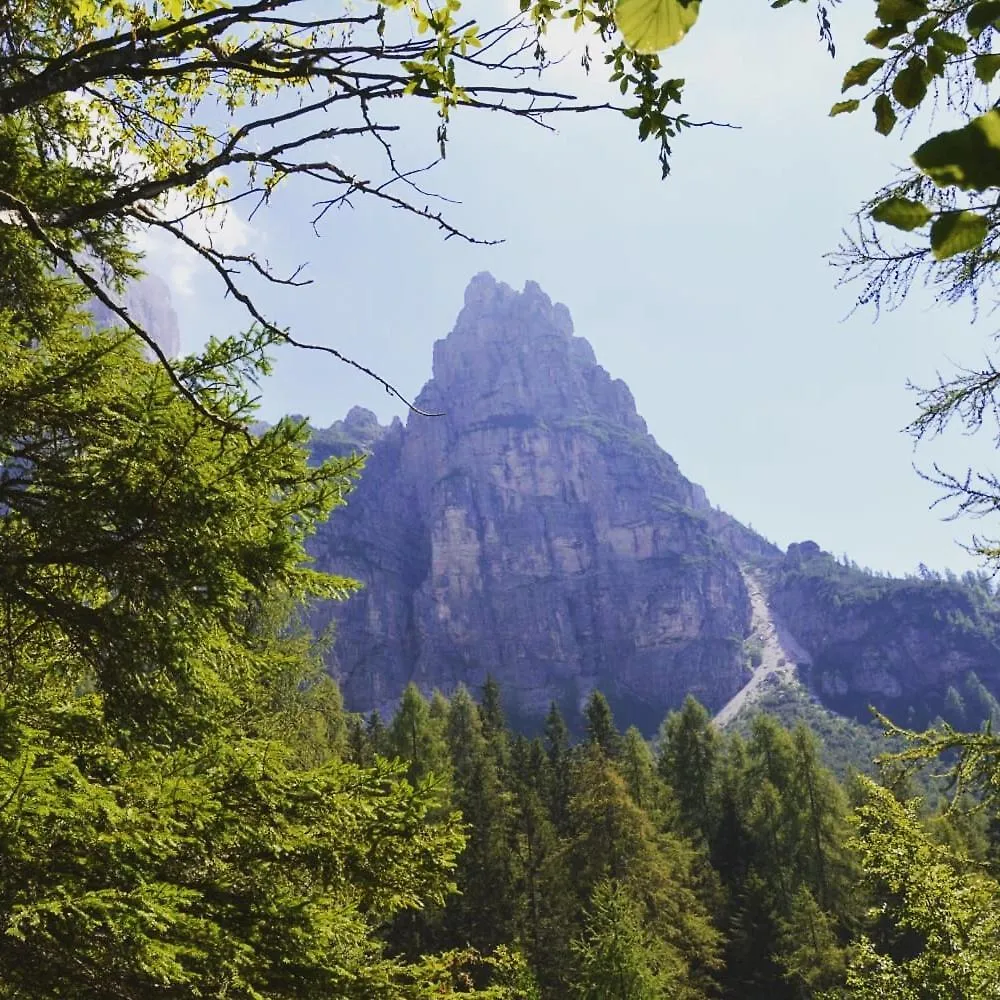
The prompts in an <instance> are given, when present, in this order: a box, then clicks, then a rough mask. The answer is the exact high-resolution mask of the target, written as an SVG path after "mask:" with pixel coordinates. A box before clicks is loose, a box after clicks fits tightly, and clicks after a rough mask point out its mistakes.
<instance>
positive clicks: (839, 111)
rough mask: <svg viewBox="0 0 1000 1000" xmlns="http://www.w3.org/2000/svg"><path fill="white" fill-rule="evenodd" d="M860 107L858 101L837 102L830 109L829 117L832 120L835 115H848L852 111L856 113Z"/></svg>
mask: <svg viewBox="0 0 1000 1000" xmlns="http://www.w3.org/2000/svg"><path fill="white" fill-rule="evenodd" d="M860 106H861V102H860V101H859V100H853V101H838V102H837V103H836V104H835V105H834V106H833V107H832V108H830V117H831V118H834V117H835V116H836V115H843V114H850V112H852V111H857V110H858V108H859V107H860Z"/></svg>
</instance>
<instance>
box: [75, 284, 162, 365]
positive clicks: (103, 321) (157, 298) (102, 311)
mask: <svg viewBox="0 0 1000 1000" xmlns="http://www.w3.org/2000/svg"><path fill="white" fill-rule="evenodd" d="M122 304H123V305H124V306H125V308H126V309H127V310H128V313H129V315H130V316H131V317H132V319H134V320H135V321H136V323H138V324H139V325H140V326H141V327H142V328H143V329H144V330H146V331H147V333H149V334H150V336H151V337H152V338H153V340H154V341H156V343H157V345H158V346H159V348H160V350H162V351H163V353H164V354H166V356H167V357H168V358H175V357H177V356H178V355H179V354H180V352H181V334H180V328H179V326H178V323H177V313H176V312H175V311H174V307H173V303H172V301H171V298H170V289H169V287H168V286H167V283H166V282H165V281H164V280H163V279H162V278H160V277H158V276H157V275H155V274H147V275H145V276H144V277H143V278H141V279H140V280H139V281H134V282H132V284H130V285H129V286H128V289H127V290H126V292H125V298H124V301H123V303H122ZM90 313H91V315H92V316H93V317H94V322H95V323H96V324H97V325H98V326H119V325H121V320H120V319H119V318H118V316H116V315H115V314H114V313H113V312H112V311H111V310H110V309H108V307H107V306H105V305H104V304H103V303H102V302H92V303H91V304H90Z"/></svg>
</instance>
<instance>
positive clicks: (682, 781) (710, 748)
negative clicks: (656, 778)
mask: <svg viewBox="0 0 1000 1000" xmlns="http://www.w3.org/2000/svg"><path fill="white" fill-rule="evenodd" d="M719 749H720V742H719V735H718V733H717V731H716V730H715V728H714V727H713V725H712V719H711V716H710V715H709V714H708V712H707V711H706V710H705V708H704V707H703V706H702V705H700V704H699V703H698V702H697V701H696V700H695V699H694V698H692V697H691V696H690V695H688V696H687V698H685V699H684V704H683V705H682V706H681V710H680V711H679V712H672V713H671V714H670V715H669V716H667V718H666V719H665V720H664V722H663V725H662V726H661V727H660V736H659V756H658V760H657V769H658V771H659V774H660V776H661V777H662V778H663V779H664V781H666V782H667V784H668V785H669V786H670V788H671V789H672V790H673V793H674V796H675V798H676V801H677V808H678V813H679V818H680V823H681V828H682V829H683V830H684V832H685V833H686V834H687V835H688V836H690V837H702V838H705V839H711V837H712V835H713V830H714V827H715V824H716V823H717V822H718V817H717V803H716V781H717V775H716V767H717V763H718V757H719Z"/></svg>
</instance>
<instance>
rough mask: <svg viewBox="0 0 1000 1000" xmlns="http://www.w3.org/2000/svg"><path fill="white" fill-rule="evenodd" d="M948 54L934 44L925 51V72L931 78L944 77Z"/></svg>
mask: <svg viewBox="0 0 1000 1000" xmlns="http://www.w3.org/2000/svg"><path fill="white" fill-rule="evenodd" d="M947 62H948V53H947V52H946V51H945V50H944V49H942V48H941V46H940V45H937V44H936V43H935V44H934V45H932V46H931V47H930V48H929V49H928V50H927V72H928V73H929V74H930V75H931V76H944V68H945V65H946V64H947Z"/></svg>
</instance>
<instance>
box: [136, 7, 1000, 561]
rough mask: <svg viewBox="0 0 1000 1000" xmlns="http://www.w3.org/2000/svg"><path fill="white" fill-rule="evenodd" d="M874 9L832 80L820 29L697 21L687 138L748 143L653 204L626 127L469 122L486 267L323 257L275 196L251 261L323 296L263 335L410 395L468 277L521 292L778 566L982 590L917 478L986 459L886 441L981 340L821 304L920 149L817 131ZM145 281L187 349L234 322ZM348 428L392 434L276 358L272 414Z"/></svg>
mask: <svg viewBox="0 0 1000 1000" xmlns="http://www.w3.org/2000/svg"><path fill="white" fill-rule="evenodd" d="M871 9H872V5H870V4H862V5H853V4H852V5H849V6H847V7H844V8H840V9H838V10H836V12H835V20H834V29H835V33H836V35H837V38H838V43H839V46H840V50H841V52H842V53H843V54H842V55H841V54H840V53H838V58H837V59H836V60H835V61H831V60H830V58H829V57H828V56H827V54H826V52H825V49H824V48H823V47H822V46H821V45H820V44H819V42H818V41H817V40H816V25H815V19H814V15H813V8H812V6H811V5H809V6H801V7H800V6H799V5H798V4H793V5H792V6H790V7H788V8H785V9H783V10H778V11H772V10H770V9H769V8H768V5H767V3H766V2H764V0H755V2H753V3H751V2H748V0H705V2H704V3H703V5H702V15H701V18H700V20H699V22H698V24H697V25H696V26H695V27H694V29H692V31H691V33H690V35H689V36H688V38H687V39H686V40H685V41H684V43H683V44H682V45H681V46H679V47H678V48H677V49H675V50H673V52H671V53H668V54H667V56H666V59H667V61H668V63H669V64H671V70H670V72H671V73H672V74H673V73H675V74H676V75H678V76H685V77H686V78H687V81H688V87H687V99H686V105H685V106H686V110H688V111H689V112H690V113H691V115H692V117H694V118H698V117H710V118H714V119H716V120H727V121H731V122H733V123H734V124H738V125H740V126H741V129H740V131H729V130H708V129H702V130H692V131H690V132H687V133H686V134H685V135H683V136H682V137H681V138H680V139H679V140H678V141H677V143H676V147H675V156H674V172H673V174H672V175H671V177H670V178H669V179H668V180H667V181H665V182H661V181H660V180H659V172H658V168H657V164H656V156H655V149H654V148H653V147H652V146H643V145H640V144H639V143H638V142H637V141H636V140H635V137H634V131H633V125H632V123H630V122H627V121H625V120H623V119H621V118H619V117H617V116H612V115H605V116H601V117H598V116H586V117H577V118H574V119H570V120H567V121H565V123H564V124H563V127H562V128H561V129H560V131H559V132H558V133H557V134H555V135H552V134H548V133H545V132H543V131H542V130H540V129H538V128H533V127H531V126H528V125H525V124H524V123H519V122H516V121H511V120H506V119H501V118H500V117H499V116H496V115H493V116H490V115H482V116H477V115H463V116H459V117H458V118H457V119H456V121H455V123H454V125H453V127H452V142H451V146H450V148H449V153H448V160H447V162H446V164H444V165H443V166H442V167H441V168H439V169H438V170H437V171H436V172H435V173H434V174H433V175H432V176H431V177H430V178H429V179H428V183H430V184H431V185H433V186H434V187H435V188H436V189H438V190H441V191H443V192H444V193H446V194H448V195H449V196H451V197H454V198H458V199H460V200H461V202H462V205H461V206H458V207H456V208H455V209H454V210H453V217H454V218H455V219H456V220H457V221H459V222H460V223H462V224H463V225H464V226H465V227H467V228H468V229H470V230H472V231H474V232H475V233H476V234H477V235H480V236H483V237H500V238H503V239H504V240H505V241H506V242H504V243H503V244H502V245H501V246H497V247H475V246H469V245H467V244H462V243H459V242H458V241H456V240H452V241H449V242H444V241H443V240H442V239H441V236H440V234H439V233H438V232H437V231H436V230H434V229H433V228H432V227H431V226H429V225H426V224H422V223H420V222H418V221H416V220H413V219H409V218H405V217H403V216H402V215H401V214H400V213H398V212H392V211H388V210H385V209H383V208H381V207H380V206H377V205H365V204H364V203H358V204H357V206H356V208H355V209H354V210H353V211H342V212H340V213H338V214H336V215H335V216H332V217H330V218H329V219H328V220H327V223H326V225H325V226H324V229H323V237H322V238H321V239H315V238H314V237H312V235H311V233H310V232H309V230H308V226H307V225H306V222H305V219H306V218H307V211H308V203H309V202H310V201H311V200H312V198H313V197H314V196H316V195H315V192H307V191H302V192H300V193H299V194H298V195H297V196H294V197H293V196H291V195H289V196H286V198H285V199H284V200H283V201H281V202H279V203H278V204H277V205H275V206H273V208H272V210H271V211H269V212H267V213H265V214H262V215H261V216H259V217H258V218H256V219H255V220H254V222H253V225H252V228H251V229H250V230H249V232H248V236H247V238H248V239H249V240H250V242H252V244H253V245H254V247H255V248H257V250H258V252H261V253H262V254H264V255H266V256H268V257H270V258H271V260H272V261H273V262H275V263H278V264H284V265H292V264H295V263H299V262H302V261H308V262H309V265H310V266H309V270H308V274H309V276H311V277H312V278H313V279H314V281H315V283H314V285H312V286H311V287H309V288H306V289H300V290H296V291H295V292H294V293H290V292H286V293H285V294H283V295H272V296H271V297H270V298H269V299H268V304H269V306H270V308H271V311H272V313H273V314H274V315H277V316H280V317H281V318H282V319H283V320H286V321H287V322H289V323H290V324H292V326H293V328H294V331H295V333H296V334H297V335H299V336H301V337H302V338H304V339H312V340H315V341H320V342H324V343H329V344H331V345H333V346H336V347H337V348H338V349H341V350H343V351H344V352H345V353H347V354H349V355H351V356H353V357H355V358H356V359H357V360H359V361H361V362H363V363H365V364H367V365H369V366H371V367H373V368H375V369H377V370H378V371H379V372H380V373H381V374H383V375H384V376H385V377H386V378H388V379H389V380H391V381H393V382H394V383H396V384H397V385H398V386H399V387H400V389H401V390H402V391H404V392H405V393H407V394H409V395H411V396H415V395H416V394H417V392H418V391H419V389H420V387H421V385H422V384H423V383H424V381H426V379H427V378H428V377H429V376H430V366H431V348H432V345H433V342H434V341H435V340H436V339H438V338H441V337H443V336H445V335H446V334H447V333H448V331H449V330H450V329H451V326H452V324H453V322H454V318H455V315H456V314H457V312H458V309H459V308H460V305H461V302H462V292H463V289H464V287H465V284H466V283H467V281H468V279H469V278H470V277H471V276H472V275H473V274H474V273H476V272H478V271H482V270H489V271H491V272H492V273H493V274H494V275H495V276H496V277H497V278H499V279H500V280H503V281H506V282H507V283H508V284H511V285H513V286H515V287H520V286H521V285H522V284H523V282H524V281H525V279H528V278H531V279H534V280H535V281H538V282H539V284H541V286H542V287H543V288H544V289H545V290H546V291H547V292H548V293H549V295H550V296H551V297H552V298H553V299H554V300H557V301H561V302H564V303H566V305H567V306H568V307H569V309H570V311H571V313H572V315H573V319H574V322H575V326H576V332H577V333H578V334H580V335H582V336H585V337H586V338H587V339H588V340H590V342H591V343H592V344H593V346H594V349H595V351H596V353H597V357H598V359H599V361H600V362H601V363H602V364H603V365H604V367H605V368H607V369H608V370H609V371H610V372H611V374H612V375H614V376H616V377H619V378H622V379H624V380H625V381H626V382H627V383H628V384H629V386H630V387H631V389H632V391H633V393H634V395H635V397H636V402H637V404H638V408H639V412H640V413H641V414H642V415H643V416H644V417H645V418H646V421H647V423H648V424H649V428H650V431H651V432H652V433H653V434H654V435H655V436H656V439H657V440H658V441H659V443H660V444H661V445H662V446H663V447H664V448H665V449H666V450H667V451H669V452H670V453H671V454H672V455H673V456H674V457H675V458H676V459H677V461H678V463H679V464H680V467H681V469H682V471H683V472H684V473H685V474H686V475H687V476H688V477H689V478H691V479H693V480H694V481H696V482H698V483H701V484H702V485H703V486H704V487H705V489H706V490H707V492H708V495H709V498H710V499H711V500H712V502H713V503H717V504H719V505H721V506H722V507H723V508H725V509H726V510H728V511H730V512H731V513H732V514H734V515H735V516H737V517H738V518H740V519H741V520H742V521H744V522H747V523H750V524H752V525H753V526H754V527H755V528H756V529H758V530H759V531H761V532H762V533H763V534H765V535H766V536H768V537H769V538H771V539H772V540H774V541H776V542H777V543H779V544H781V545H786V544H787V543H788V542H791V541H797V540H801V539H803V538H813V539H815V540H816V541H817V542H819V543H820V544H821V545H822V546H823V547H824V548H828V549H831V550H833V551H834V552H837V553H838V554H839V553H842V552H845V551H846V552H847V553H848V554H849V555H850V556H851V557H852V558H854V559H856V560H857V561H858V562H859V563H861V564H863V565H868V566H871V567H873V568H875V569H880V570H889V571H892V572H896V573H902V572H906V571H912V570H914V569H915V567H916V566H917V564H918V563H919V562H921V561H923V562H925V563H927V564H929V565H932V566H937V567H945V566H950V567H953V568H955V569H959V570H961V569H965V568H969V567H972V566H975V565H976V562H975V560H973V559H972V557H970V556H968V555H967V554H966V553H965V552H963V551H962V550H961V549H960V548H959V547H958V545H957V544H956V541H957V540H967V539H968V537H969V536H970V534H971V533H972V531H973V530H979V531H985V532H987V533H988V532H989V527H990V526H989V525H984V524H982V523H979V524H972V523H969V522H967V521H960V522H953V523H944V522H942V520H941V514H940V513H939V512H931V511H929V510H928V505H929V503H930V502H931V501H932V500H933V499H934V497H935V493H934V491H933V490H932V489H931V488H930V487H928V486H926V485H925V484H923V483H922V482H921V481H920V480H919V478H918V477H917V475H916V473H915V472H914V471H913V468H912V463H913V462H914V460H916V461H917V462H918V464H924V465H929V464H930V461H931V460H932V459H938V460H940V461H943V462H945V463H950V464H952V465H954V466H958V465H963V466H964V464H967V462H968V461H969V460H970V459H972V458H975V459H977V460H978V461H979V462H980V464H982V463H984V462H986V463H988V462H990V461H991V460H992V451H991V450H990V448H989V447H988V446H987V445H988V443H987V442H981V443H975V442H972V443H970V442H969V441H967V440H965V439H962V438H961V437H959V436H955V438H954V439H949V440H948V441H945V442H942V443H940V444H938V445H935V446H934V447H927V448H921V449H920V450H918V452H917V453H916V454H915V455H914V452H913V449H912V445H911V442H910V440H909V439H908V438H907V437H906V436H905V435H903V434H902V433H901V432H900V431H901V428H902V427H903V426H904V424H905V423H906V422H907V420H908V419H910V418H911V416H912V414H913V400H912V398H911V397H910V395H909V394H908V393H907V392H906V390H905V381H906V379H907V378H908V377H909V378H912V379H914V380H916V381H920V380H924V381H926V380H928V379H930V378H932V377H933V374H934V372H935V370H937V369H942V370H946V369H948V368H949V367H950V362H951V361H957V362H962V361H965V362H968V363H975V362H976V360H977V359H978V358H979V357H981V356H982V353H983V351H984V349H985V347H986V346H987V339H988V337H989V335H990V334H991V333H992V332H993V331H994V329H995V324H994V323H993V321H992V320H991V318H990V317H989V316H987V317H985V318H983V319H981V320H980V321H979V322H978V324H976V325H975V326H971V325H970V322H969V320H970V314H969V313H968V311H967V310H963V309H954V308H952V309H944V308H931V307H930V302H929V298H928V297H927V296H926V295H923V296H916V297H914V298H913V300H912V301H911V302H910V303H909V304H908V305H907V306H906V307H904V308H903V309H902V310H901V311H898V312H896V313H893V314H889V315H884V316H883V317H882V318H881V319H880V320H879V322H878V323H877V324H874V323H873V320H874V317H873V316H872V315H871V313H867V312H861V313H858V314H855V315H854V316H852V317H850V318H847V319H845V317H846V316H847V314H848V313H849V312H850V309H851V306H852V304H853V298H854V296H853V293H852V292H851V290H850V289H846V290H844V289H842V290H837V289H836V288H835V280H836V274H835V272H834V271H833V270H832V269H831V268H830V267H829V266H828V264H827V263H826V262H825V261H824V259H823V254H824V253H825V252H827V251H829V250H832V249H833V248H834V247H835V246H836V243H837V240H838V235H839V233H840V230H841V228H842V227H844V226H845V225H847V224H849V221H850V216H851V213H852V211H853V210H854V209H855V208H856V207H857V206H858V205H859V204H860V203H861V201H862V200H863V199H864V198H865V197H866V196H867V195H870V194H871V193H873V192H874V190H875V189H876V187H877V186H878V185H879V184H880V183H881V182H883V181H885V180H887V179H889V178H890V177H891V175H892V171H893V165H894V164H900V163H902V162H904V161H905V159H906V156H907V153H908V151H909V150H910V149H911V148H912V146H913V145H915V144H916V143H917V142H918V141H919V139H918V136H919V132H918V131H913V132H912V133H911V135H910V136H909V137H904V138H903V141H902V142H900V141H899V139H898V138H896V137H893V138H891V139H888V140H886V139H883V138H882V137H880V136H877V135H875V134H874V133H873V132H872V130H871V118H870V113H869V112H867V111H866V112H859V114H857V115H855V116H853V117H840V118H837V119H830V118H828V117H827V114H826V113H827V110H828V109H829V106H830V104H831V103H832V102H833V101H834V100H836V99H837V98H838V94H839V82H840V79H841V77H842V75H843V72H844V70H845V68H846V67H847V66H849V65H850V64H851V62H853V61H855V60H856V59H857V58H860V55H859V53H860V52H861V46H860V45H859V43H858V41H857V40H858V39H860V38H861V37H862V36H863V34H864V32H865V31H866V30H867V28H868V27H869V26H870V25H869V21H870V20H871V16H872V15H871V14H870V11H871ZM673 66H676V69H673V68H672V67H673ZM559 73H560V77H561V79H560V80H559V83H560V85H563V86H565V85H568V84H569V83H571V82H572V83H575V82H578V80H577V73H576V70H575V69H574V68H573V66H572V65H570V64H568V65H567V66H566V67H565V68H561V69H560V70H559ZM586 86H587V87H593V86H596V84H594V83H587V84H586ZM404 113H405V112H404V111H403V110H402V108H401V109H400V112H399V114H400V115H402V114H404ZM405 122H406V124H407V125H408V126H411V127H412V129H413V131H409V132H405V130H404V136H403V138H400V139H399V140H398V141H397V143H396V148H397V152H400V153H402V154H403V156H404V158H408V159H410V161H411V162H412V163H417V162H422V161H423V160H424V159H427V158H429V157H430V156H432V155H433V149H434V142H433V125H432V123H431V122H429V121H427V120H426V119H420V118H418V117H416V116H414V117H409V118H407V119H405ZM151 269H153V270H157V271H159V272H160V273H164V272H166V273H165V276H166V277H173V278H174V279H175V280H174V285H175V299H176V304H177V306H178V312H179V313H180V316H181V322H182V329H183V331H184V336H185V338H186V341H185V346H186V347H189V348H191V347H194V346H195V345H196V344H197V342H198V341H199V339H200V338H201V337H203V336H204V335H205V334H206V333H208V332H210V331H211V332H225V329H226V323H229V322H232V320H233V315H234V314H233V313H232V312H231V311H230V310H228V309H227V308H225V307H222V306H220V305H219V304H218V302H217V292H216V290H215V288H214V285H213V284H212V282H211V280H210V279H209V278H207V277H206V276H203V275H200V274H198V273H196V272H195V273H188V272H187V270H186V268H183V267H181V266H179V263H178V261H177V260H176V258H175V257H174V256H173V255H171V254H167V253H164V252H162V251H157V252H156V253H154V255H153V259H152V261H151ZM949 359H950V361H949ZM354 404H361V405H364V406H368V407H370V408H371V409H373V410H375V411H376V413H378V415H379V417H380V418H381V419H382V420H383V421H387V420H388V419H389V418H391V416H393V415H394V414H397V413H401V412H402V411H401V407H400V406H399V405H397V404H395V403H394V402H393V401H392V400H391V399H390V398H389V397H387V396H386V395H385V393H384V392H383V391H382V390H380V389H379V387H378V386H376V385H374V384H373V383H371V382H370V381H368V380H366V379H365V378H364V377H363V376H362V375H360V374H359V373H357V372H354V371H351V370H350V369H348V368H346V367H344V366H341V365H338V364H337V363H336V362H334V361H333V360H332V359H325V358H324V359H320V358H318V357H317V356H315V355H312V356H295V355H294V354H293V353H292V352H285V353H284V354H283V355H282V356H281V357H280V358H279V363H278V367H277V373H276V375H275V376H274V377H273V378H272V379H271V380H270V382H269V383H268V384H267V385H266V387H265V395H264V403H263V411H264V416H265V417H267V418H274V417H275V416H277V415H278V414H280V413H283V412H296V413H304V414H307V415H308V416H309V417H310V419H311V420H312V421H313V422H314V423H316V424H319V425H321V426H326V425H328V424H329V423H331V422H332V421H333V420H336V419H339V418H340V417H342V416H343V415H344V414H345V413H346V411H347V410H348V409H349V408H350V407H351V406H352V405H354ZM998 533H1000V531H998Z"/></svg>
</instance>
